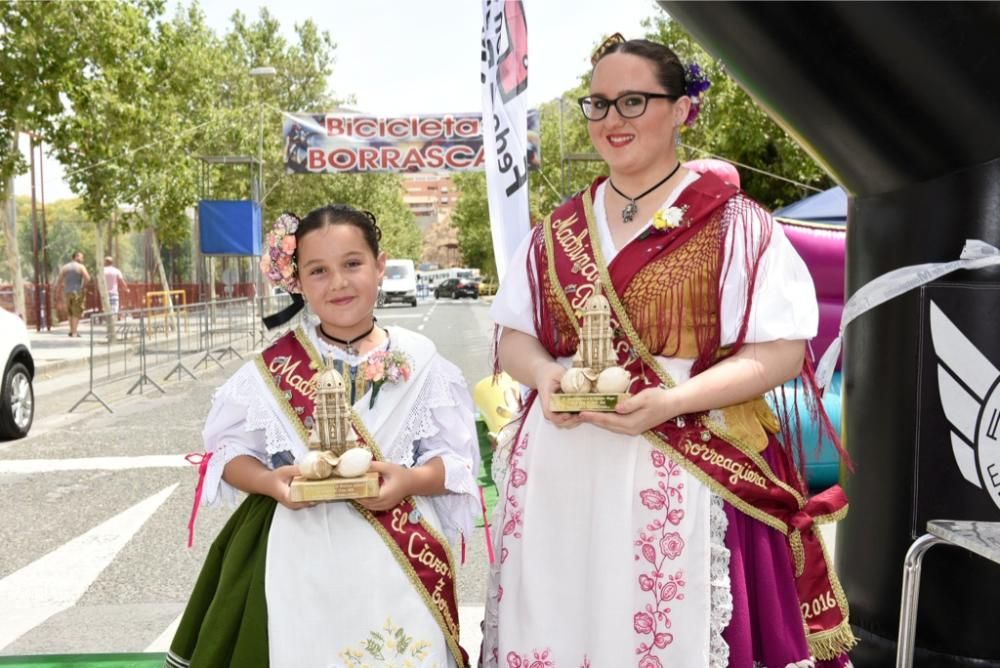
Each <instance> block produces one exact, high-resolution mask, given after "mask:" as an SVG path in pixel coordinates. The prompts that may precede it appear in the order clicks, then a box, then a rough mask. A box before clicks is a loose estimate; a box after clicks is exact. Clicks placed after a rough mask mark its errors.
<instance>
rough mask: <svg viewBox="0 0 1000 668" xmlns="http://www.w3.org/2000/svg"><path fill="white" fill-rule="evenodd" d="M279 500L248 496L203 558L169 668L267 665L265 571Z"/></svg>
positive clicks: (175, 641) (172, 645) (244, 667)
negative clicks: (273, 520) (273, 521)
mask: <svg viewBox="0 0 1000 668" xmlns="http://www.w3.org/2000/svg"><path fill="white" fill-rule="evenodd" d="M276 506H277V502H276V501H275V500H274V499H272V498H270V497H267V496H260V495H258V494H252V495H250V496H249V497H247V499H246V501H244V502H243V503H242V504H240V507H239V508H237V509H236V512H235V513H233V516H232V517H231V518H229V521H228V522H227V523H226V526H225V527H223V529H222V531H221V532H220V533H219V536H218V538H216V539H215V542H214V543H212V547H211V549H210V550H209V552H208V556H207V557H206V559H205V565H204V566H203V567H202V569H201V575H199V576H198V581H197V583H195V586H194V591H193V592H192V594H191V599H190V600H189V601H188V604H187V608H185V610H184V615H183V617H181V622H180V625H179V626H178V627H177V634H176V635H175V636H174V640H173V642H172V643H171V644H170V652H169V653H168V654H167V658H166V663H165V665H166V666H167V668H187V667H188V666H194V667H195V668H197V667H198V666H208V667H211V668H217V667H222V666H238V667H239V668H256V667H258V666H259V667H261V668H266V666H267V665H268V644H267V600H266V598H265V594H264V567H265V564H266V562H267V537H268V534H269V533H270V531H271V519H272V518H273V517H274V509H275V507H276Z"/></svg>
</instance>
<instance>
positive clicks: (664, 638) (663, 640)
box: [653, 633, 674, 649]
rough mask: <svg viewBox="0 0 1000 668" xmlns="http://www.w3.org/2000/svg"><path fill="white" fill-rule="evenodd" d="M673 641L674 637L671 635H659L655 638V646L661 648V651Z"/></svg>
mask: <svg viewBox="0 0 1000 668" xmlns="http://www.w3.org/2000/svg"><path fill="white" fill-rule="evenodd" d="M673 641H674V636H673V635H671V634H670V633H657V634H656V636H655V637H654V638H653V644H654V645H656V646H657V647H659V648H660V649H663V648H664V647H666V646H667V645H669V644H670V643H672V642H673Z"/></svg>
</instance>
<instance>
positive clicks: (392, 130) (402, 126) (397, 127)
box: [385, 118, 410, 139]
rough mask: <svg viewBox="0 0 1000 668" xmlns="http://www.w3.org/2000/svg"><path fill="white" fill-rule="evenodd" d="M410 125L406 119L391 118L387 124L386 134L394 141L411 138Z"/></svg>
mask: <svg viewBox="0 0 1000 668" xmlns="http://www.w3.org/2000/svg"><path fill="white" fill-rule="evenodd" d="M409 126H410V124H409V122H407V120H406V119H405V118H390V119H389V120H388V121H386V123H385V132H386V134H387V135H389V136H390V137H392V138H394V139H403V138H405V137H409V136H410V127H409Z"/></svg>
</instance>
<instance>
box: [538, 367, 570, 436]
mask: <svg viewBox="0 0 1000 668" xmlns="http://www.w3.org/2000/svg"><path fill="white" fill-rule="evenodd" d="M565 374H566V367H564V366H563V365H562V364H559V363H558V362H549V363H546V364H543V365H540V366H539V367H538V370H537V371H536V372H535V387H536V388H538V401H540V402H541V405H542V413H543V414H544V415H545V419H546V420H548V421H549V422H551V423H552V424H554V425H555V426H557V427H560V428H562V429H572V428H573V427H575V426H577V425H579V424H580V422H581V420H580V415H579V414H578V413H554V412H552V410H551V408H550V404H551V401H552V395H553V394H555V393H556V392H558V391H559V389H560V383H561V381H562V377H563V376H564V375H565Z"/></svg>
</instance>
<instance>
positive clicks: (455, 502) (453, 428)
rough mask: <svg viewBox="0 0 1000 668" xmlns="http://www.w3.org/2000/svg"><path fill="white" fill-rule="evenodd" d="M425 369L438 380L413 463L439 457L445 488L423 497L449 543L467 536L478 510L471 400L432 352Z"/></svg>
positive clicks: (456, 374)
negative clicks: (433, 357)
mask: <svg viewBox="0 0 1000 668" xmlns="http://www.w3.org/2000/svg"><path fill="white" fill-rule="evenodd" d="M433 364H434V368H432V369H431V370H430V373H433V374H435V375H437V376H438V380H439V381H440V380H444V381H445V382H444V383H440V382H438V383H435V385H436V386H437V387H438V388H439V389H438V390H436V391H435V393H434V395H433V396H430V397H428V398H427V401H428V404H429V408H430V413H431V425H430V428H429V429H425V430H424V431H423V435H422V437H421V438H420V439H419V440H418V441H417V442H416V448H415V453H414V454H415V462H414V463H415V464H417V465H420V464H424V463H426V462H428V461H430V460H431V459H434V458H435V457H440V459H441V462H442V463H443V464H444V486H445V488H446V489H447V490H448V492H450V493H449V494H442V495H440V496H432V497H428V500H429V501H430V502H431V503H432V504H433V505H434V510H435V512H437V515H438V518H439V519H440V520H441V524H442V528H443V529H444V533H445V537H446V538H447V539H448V542H450V543H452V544H455V543H456V542H457V541H458V537H459V535H460V534H461V535H465V536H469V535H470V534H471V532H472V522H473V518H474V517H475V516H476V514H477V513H479V511H480V500H479V486H478V484H477V482H476V476H478V475H479V439H478V436H477V434H476V426H475V418H474V414H473V408H472V399H471V398H470V396H469V389H468V387H467V386H466V384H465V379H464V378H463V377H462V373H461V371H459V369H458V367H456V366H455V365H454V364H452V363H451V362H448V361H447V360H445V359H443V358H442V357H440V356H436V357H435V359H434V362H433Z"/></svg>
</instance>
